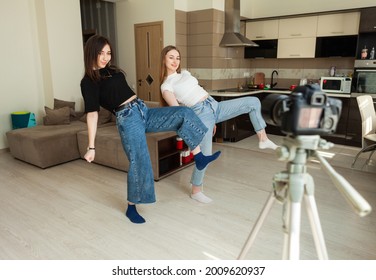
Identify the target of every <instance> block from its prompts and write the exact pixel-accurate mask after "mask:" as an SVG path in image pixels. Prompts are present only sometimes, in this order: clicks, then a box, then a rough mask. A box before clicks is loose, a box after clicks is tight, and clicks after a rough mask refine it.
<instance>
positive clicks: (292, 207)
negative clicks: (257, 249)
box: [282, 202, 301, 260]
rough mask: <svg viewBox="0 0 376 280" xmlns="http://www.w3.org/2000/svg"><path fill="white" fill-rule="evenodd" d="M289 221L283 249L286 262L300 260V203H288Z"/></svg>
mask: <svg viewBox="0 0 376 280" xmlns="http://www.w3.org/2000/svg"><path fill="white" fill-rule="evenodd" d="M288 208H289V210H288V212H289V213H288V219H287V224H286V231H285V241H284V247H283V256H282V258H283V259H284V260H287V259H289V260H298V259H299V252H300V251H299V242H300V216H301V204H300V202H288Z"/></svg>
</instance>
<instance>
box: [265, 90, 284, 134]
mask: <svg viewBox="0 0 376 280" xmlns="http://www.w3.org/2000/svg"><path fill="white" fill-rule="evenodd" d="M287 98H289V97H288V96H286V95H282V94H269V95H268V96H267V97H265V99H264V100H263V101H262V102H261V113H262V116H263V118H264V120H265V122H266V123H268V124H271V125H275V126H278V127H280V126H281V117H282V113H283V112H284V111H285V108H284V106H283V104H284V101H283V100H285V99H287Z"/></svg>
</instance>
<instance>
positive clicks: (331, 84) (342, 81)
mask: <svg viewBox="0 0 376 280" xmlns="http://www.w3.org/2000/svg"><path fill="white" fill-rule="evenodd" d="M351 80H352V79H351V78H349V77H321V81H320V88H321V90H322V91H324V92H329V93H351Z"/></svg>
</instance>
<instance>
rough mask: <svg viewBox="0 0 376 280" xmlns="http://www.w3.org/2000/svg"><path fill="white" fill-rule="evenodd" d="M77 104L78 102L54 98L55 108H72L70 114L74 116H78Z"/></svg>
mask: <svg viewBox="0 0 376 280" xmlns="http://www.w3.org/2000/svg"><path fill="white" fill-rule="evenodd" d="M75 105H76V102H73V101H64V100H60V99H56V98H54V109H60V108H63V107H69V108H70V115H71V116H72V117H76V111H75Z"/></svg>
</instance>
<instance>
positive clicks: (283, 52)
mask: <svg viewBox="0 0 376 280" xmlns="http://www.w3.org/2000/svg"><path fill="white" fill-rule="evenodd" d="M315 47H316V37H312V38H293V39H291V38H290V39H278V49H277V58H313V57H315Z"/></svg>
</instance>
